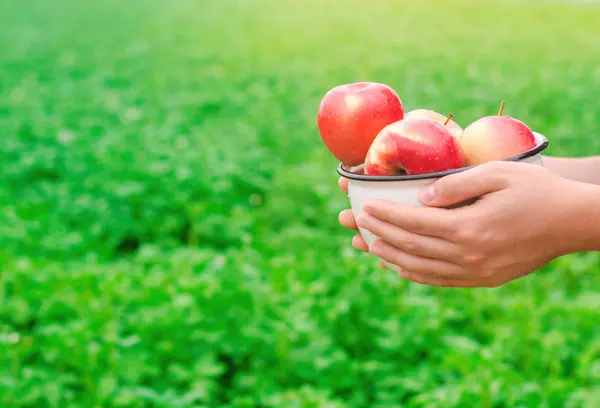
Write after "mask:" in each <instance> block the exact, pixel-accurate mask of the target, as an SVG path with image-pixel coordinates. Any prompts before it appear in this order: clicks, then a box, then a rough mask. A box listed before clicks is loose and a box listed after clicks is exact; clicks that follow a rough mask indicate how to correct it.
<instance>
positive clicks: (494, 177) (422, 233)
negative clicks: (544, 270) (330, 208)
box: [340, 162, 600, 287]
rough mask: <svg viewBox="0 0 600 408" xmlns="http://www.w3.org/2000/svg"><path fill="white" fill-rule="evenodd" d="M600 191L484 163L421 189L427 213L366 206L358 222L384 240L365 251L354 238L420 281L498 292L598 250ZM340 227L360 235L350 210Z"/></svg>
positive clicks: (518, 167)
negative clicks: (556, 262) (560, 260)
mask: <svg viewBox="0 0 600 408" xmlns="http://www.w3.org/2000/svg"><path fill="white" fill-rule="evenodd" d="M345 186H346V183H345V182H344V181H342V180H341V181H340V187H341V188H342V189H345ZM598 190H599V188H598V187H597V186H592V185H591V184H584V183H579V182H575V181H570V180H567V179H564V178H561V177H558V176H557V175H554V174H553V173H551V172H550V171H548V170H547V169H545V168H542V167H539V166H534V165H530V164H525V163H509V162H495V163H487V164H484V165H481V166H477V167H476V168H474V169H470V170H466V171H464V172H461V173H457V174H453V175H450V176H446V177H443V178H442V179H439V180H437V181H436V182H435V183H434V184H432V185H431V187H430V188H428V189H425V190H423V191H422V194H421V197H420V198H421V201H422V202H423V204H425V207H420V208H416V207H407V206H402V205H399V204H394V203H390V202H385V201H373V202H369V203H366V204H365V206H364V210H365V213H363V214H361V216H360V217H359V218H358V220H356V222H357V223H358V225H360V226H361V227H363V228H366V229H368V230H369V231H371V232H372V233H373V234H375V235H377V236H379V237H381V239H379V240H376V241H375V242H374V243H373V244H372V245H371V247H370V248H368V247H367V245H366V242H365V241H364V240H363V239H362V238H359V237H356V236H355V237H354V238H353V244H354V246H355V247H356V248H358V249H361V250H368V251H369V252H371V253H373V254H374V255H376V256H378V257H379V258H381V259H384V260H386V261H388V262H390V263H392V264H395V265H398V266H399V267H400V268H401V271H400V272H399V275H400V276H401V277H403V278H406V279H409V280H411V281H414V282H417V283H422V284H428V285H436V286H456V287H498V286H500V285H502V284H504V283H506V282H509V281H512V280H514V279H516V278H519V277H522V276H525V275H527V274H529V273H531V272H533V271H535V270H537V269H539V268H540V267H541V266H543V265H545V264H546V263H548V262H550V261H551V260H553V259H555V258H557V257H559V256H562V255H565V254H568V253H573V252H579V251H585V250H593V249H600V248H598V240H597V239H598V238H597V237H598V231H597V229H598V226H597V219H598V217H599V216H600V215H599V214H598V212H599V210H598V209H597V207H598V205H597V202H598V199H600V194H599V192H598ZM472 198H478V199H477V201H475V203H473V204H471V205H468V206H464V207H458V208H453V209H447V208H444V207H449V206H451V205H454V204H458V203H461V202H463V201H465V200H468V199H472ZM340 222H341V223H342V225H344V226H346V227H348V228H352V229H356V223H354V217H353V216H352V213H351V211H350V212H349V210H346V211H344V212H342V213H341V214H340ZM592 225H596V226H595V227H592Z"/></svg>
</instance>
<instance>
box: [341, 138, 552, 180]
mask: <svg viewBox="0 0 600 408" xmlns="http://www.w3.org/2000/svg"><path fill="white" fill-rule="evenodd" d="M534 134H535V136H536V139H540V140H541V141H540V143H538V144H537V145H536V146H535V147H533V148H531V149H529V150H528V151H526V152H524V153H521V154H518V155H515V156H511V157H508V158H506V159H504V160H499V161H508V162H515V161H521V160H524V159H527V158H530V157H533V156H536V155H538V154H540V153H541V152H543V151H544V150H546V148H547V147H548V145H549V142H548V139H547V138H546V136H544V135H542V134H540V133H537V132H534ZM477 166H479V165H477V164H476V165H473V166H465V167H461V168H458V169H450V170H444V171H436V172H433V173H424V174H399V175H395V176H367V175H365V174H356V173H351V172H349V171H347V170H344V168H343V166H342V163H340V164H339V165H338V167H337V172H338V174H339V175H340V176H342V177H345V178H348V179H351V180H360V181H409V180H425V179H432V178H440V177H444V176H447V175H450V174H456V173H460V172H463V171H465V170H469V169H472V168H474V167H477Z"/></svg>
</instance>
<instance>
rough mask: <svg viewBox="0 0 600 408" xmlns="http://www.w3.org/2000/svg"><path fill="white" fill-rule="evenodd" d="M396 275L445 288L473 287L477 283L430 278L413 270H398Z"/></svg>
mask: <svg viewBox="0 0 600 408" xmlns="http://www.w3.org/2000/svg"><path fill="white" fill-rule="evenodd" d="M398 276H399V277H401V278H402V279H406V280H409V281H411V282H415V283H418V284H420V285H429V286H440V287H445V288H474V287H477V284H476V283H474V282H471V281H468V280H456V279H443V278H432V277H430V276H425V275H420V274H417V273H414V272H408V271H404V270H402V271H400V272H398Z"/></svg>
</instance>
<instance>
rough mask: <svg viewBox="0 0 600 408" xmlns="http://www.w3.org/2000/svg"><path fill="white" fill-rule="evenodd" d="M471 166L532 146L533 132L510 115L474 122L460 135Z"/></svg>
mask: <svg viewBox="0 0 600 408" xmlns="http://www.w3.org/2000/svg"><path fill="white" fill-rule="evenodd" d="M459 141H460V144H461V146H462V148H463V151H464V153H465V160H466V165H467V166H474V165H478V164H483V163H487V162H491V161H499V160H504V159H507V158H509V157H512V156H516V155H519V154H521V153H524V152H526V151H528V150H531V149H533V148H534V147H535V145H536V139H535V136H534V134H533V132H532V131H531V130H530V129H529V128H528V127H527V125H525V124H524V123H523V122H521V121H520V120H518V119H515V118H512V117H510V116H486V117H484V118H481V119H479V120H477V121H475V122H473V123H472V124H470V125H469V126H468V127H467V128H466V129H465V130H464V131H463V133H462V135H460V137H459Z"/></svg>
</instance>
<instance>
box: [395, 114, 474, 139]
mask: <svg viewBox="0 0 600 408" xmlns="http://www.w3.org/2000/svg"><path fill="white" fill-rule="evenodd" d="M423 117H425V118H430V119H433V120H435V121H436V122H439V123H441V124H442V125H445V126H446V127H447V128H448V130H449V131H450V133H452V135H453V136H454V137H456V138H458V137H460V135H461V134H462V132H463V129H462V128H461V127H460V126H459V125H458V124H457V123H456V122H455V121H453V120H452V117H454V115H452V114H451V116H450V119H448V116H444V115H442V114H441V113H438V112H436V111H432V110H429V109H414V110H411V111H410V112H407V113H406V115H404V118H406V119H408V118H423Z"/></svg>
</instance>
